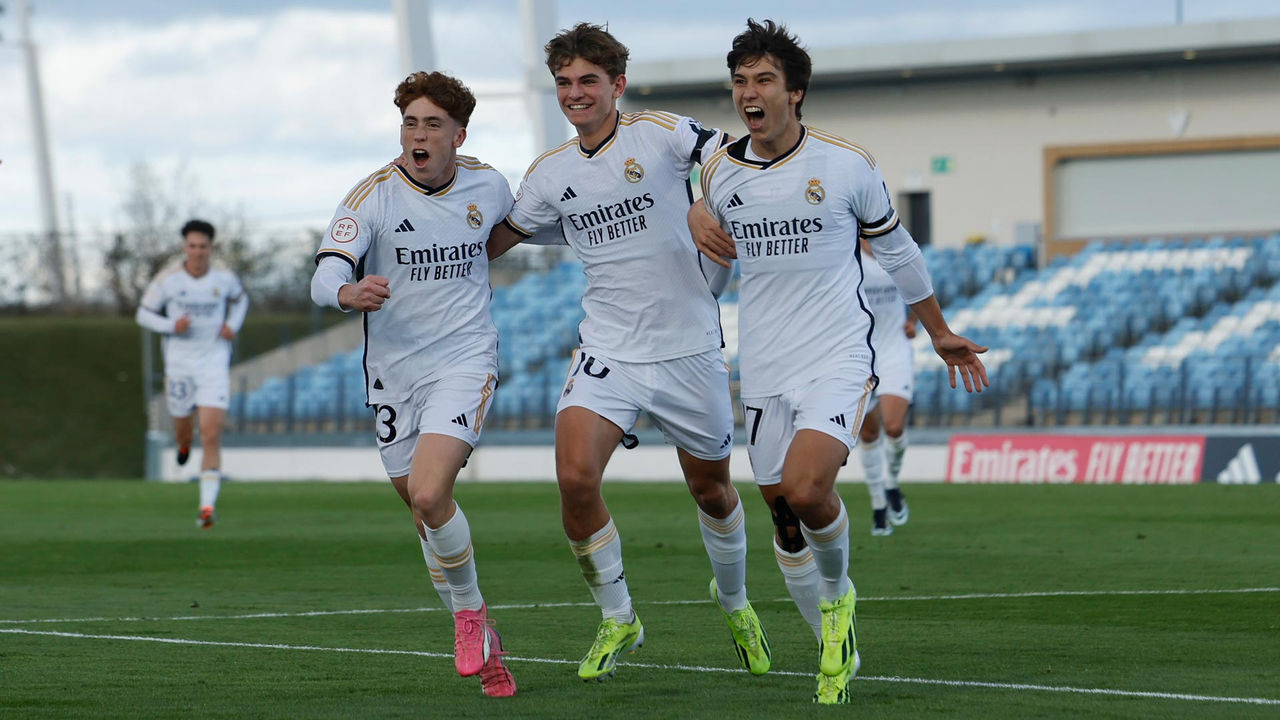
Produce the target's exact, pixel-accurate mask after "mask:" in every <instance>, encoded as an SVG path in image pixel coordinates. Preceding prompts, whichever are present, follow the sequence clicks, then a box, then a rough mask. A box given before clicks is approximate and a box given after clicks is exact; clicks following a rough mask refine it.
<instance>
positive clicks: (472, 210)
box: [467, 203, 484, 230]
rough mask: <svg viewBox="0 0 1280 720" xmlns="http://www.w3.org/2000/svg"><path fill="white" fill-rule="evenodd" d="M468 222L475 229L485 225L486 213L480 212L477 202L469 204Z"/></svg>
mask: <svg viewBox="0 0 1280 720" xmlns="http://www.w3.org/2000/svg"><path fill="white" fill-rule="evenodd" d="M467 224H468V225H470V226H471V227H472V228H473V229H475V230H479V229H480V227H481V226H482V225H484V215H481V214H480V209H479V208H477V207H476V204H475V203H471V204H469V205H467Z"/></svg>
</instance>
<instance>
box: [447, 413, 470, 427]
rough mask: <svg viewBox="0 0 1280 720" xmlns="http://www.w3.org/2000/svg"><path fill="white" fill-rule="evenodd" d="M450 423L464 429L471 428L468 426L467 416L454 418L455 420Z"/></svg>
mask: <svg viewBox="0 0 1280 720" xmlns="http://www.w3.org/2000/svg"><path fill="white" fill-rule="evenodd" d="M450 422H452V423H453V424H454V425H461V426H462V427H464V428H469V427H471V426H470V425H468V424H467V416H466V415H459V416H458V417H456V418H454V419H453V420H450Z"/></svg>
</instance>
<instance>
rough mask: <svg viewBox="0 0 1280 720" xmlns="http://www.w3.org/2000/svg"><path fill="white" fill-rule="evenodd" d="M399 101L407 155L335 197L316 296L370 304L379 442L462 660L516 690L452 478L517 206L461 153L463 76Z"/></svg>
mask: <svg viewBox="0 0 1280 720" xmlns="http://www.w3.org/2000/svg"><path fill="white" fill-rule="evenodd" d="M395 103H396V107H398V108H399V109H400V113H401V119H402V122H401V127H400V145H401V148H402V149H403V155H402V157H401V159H400V163H398V164H392V165H388V166H386V167H384V168H382V169H381V170H379V171H377V172H375V173H373V174H372V175H370V176H368V177H367V178H365V179H364V180H362V181H360V183H358V184H357V185H356V186H355V187H354V188H352V190H351V192H350V193H348V194H347V196H346V198H344V199H343V201H342V203H341V204H340V205H339V206H338V209H337V212H335V213H334V217H333V221H332V222H331V223H330V224H329V232H328V234H327V235H326V236H325V238H324V240H323V241H322V242H321V244H320V250H319V251H318V252H317V254H316V263H317V265H316V272H315V275H314V276H313V278H312V280H311V297H312V299H313V300H314V301H315V302H316V303H317V304H319V305H326V306H332V307H337V308H339V309H341V310H343V311H344V312H347V311H351V310H359V311H361V312H363V313H364V330H365V355H364V357H365V367H364V369H365V381H366V391H367V393H368V403H369V405H370V406H372V407H373V410H374V425H375V433H376V435H377V440H378V449H379V451H380V454H381V456H382V464H383V466H384V467H385V468H386V471H387V475H388V476H390V478H391V483H392V485H393V486H394V487H395V489H396V491H397V492H398V493H400V497H401V498H402V499H403V500H404V502H405V504H406V505H408V506H409V508H410V510H411V511H412V512H413V518H414V524H415V525H416V527H417V530H418V535H419V540H420V542H421V546H422V554H423V558H424V559H425V560H426V563H427V568H428V571H429V573H430V575H431V582H432V584H433V585H434V586H435V589H436V591H437V592H438V593H439V595H440V599H441V600H443V601H444V604H445V606H446V607H448V608H449V610H450V611H451V612H452V613H453V617H454V665H455V666H456V668H457V670H458V674H460V675H463V676H470V675H477V674H478V675H480V679H481V682H482V685H483V689H484V693H485V694H486V695H489V696H491V697H509V696H511V695H514V694H515V692H516V685H515V680H514V679H513V678H512V676H511V673H510V671H509V670H507V668H506V666H505V665H504V664H503V662H502V658H501V654H502V645H501V639H500V638H499V637H498V634H497V632H496V630H494V629H493V621H492V620H490V619H489V617H488V611H487V606H486V604H485V601H484V597H483V596H482V595H481V594H480V586H479V582H478V580H477V576H476V563H475V559H474V551H473V549H472V544H471V529H470V526H469V525H468V523H467V518H466V515H464V514H463V512H462V508H461V507H459V506H458V504H457V503H456V502H454V500H453V485H454V482H455V481H456V480H457V476H458V471H459V470H461V469H462V467H463V466H464V465H466V462H467V457H468V456H469V455H470V454H471V450H472V448H474V447H475V445H476V443H477V442H478V441H479V439H480V432H481V428H482V426H483V425H484V419H485V414H486V413H487V412H488V410H489V406H490V403H491V402H492V400H493V393H494V390H495V389H496V388H497V386H498V331H497V328H496V327H495V326H494V324H493V319H492V317H491V316H490V314H489V298H490V294H491V291H490V288H489V260H488V257H487V256H486V254H485V244H486V242H487V240H488V237H489V231H490V229H491V228H492V227H493V225H494V224H495V223H497V222H499V221H501V220H502V218H504V217H506V215H507V212H508V211H509V210H510V209H511V189H510V187H509V186H508V185H507V181H506V179H505V178H504V177H503V176H502V175H501V174H500V173H498V172H497V171H496V170H494V169H493V168H492V167H490V166H488V165H485V164H484V163H482V162H480V161H479V160H476V159H475V158H473V157H469V156H466V155H459V154H458V148H459V147H460V146H461V145H462V143H463V141H464V140H466V137H467V130H466V127H467V122H468V121H469V120H470V118H471V112H472V111H473V110H474V109H475V104H476V101H475V97H474V96H473V95H472V94H471V91H470V90H469V89H467V87H466V86H464V85H463V84H462V83H461V82H459V81H458V80H456V79H455V78H452V77H449V76H448V75H443V74H441V73H438V72H432V73H427V72H416V73H414V74H412V75H410V76H409V77H407V78H406V79H405V80H404V81H403V82H401V83H400V85H399V86H398V87H397V88H396V94H395ZM353 273H354V274H355V278H354V281H352V274H353Z"/></svg>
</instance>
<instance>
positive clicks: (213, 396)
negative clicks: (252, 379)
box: [164, 368, 231, 418]
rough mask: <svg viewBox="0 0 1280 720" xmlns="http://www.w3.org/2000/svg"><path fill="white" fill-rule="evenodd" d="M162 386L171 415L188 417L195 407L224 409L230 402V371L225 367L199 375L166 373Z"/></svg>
mask: <svg viewBox="0 0 1280 720" xmlns="http://www.w3.org/2000/svg"><path fill="white" fill-rule="evenodd" d="M164 386H165V396H166V399H167V400H168V404H169V415H170V416H172V417H176V418H184V417H189V416H190V415H191V413H193V412H195V409H196V408H197V407H207V408H218V409H221V410H226V409H227V406H228V405H230V403H231V373H230V372H228V371H227V369H226V368H223V369H222V370H221V371H213V372H205V373H201V374H199V375H173V376H169V375H166V376H165V378H164Z"/></svg>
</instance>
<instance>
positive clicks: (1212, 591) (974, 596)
mask: <svg viewBox="0 0 1280 720" xmlns="http://www.w3.org/2000/svg"><path fill="white" fill-rule="evenodd" d="M1274 592H1280V587H1256V588H1207V589H1200V590H1196V589H1182V590H1046V591H1043V592H1020V593H970V594H964V595H897V596H884V597H859V598H858V602H860V603H866V602H918V601H926V600H1000V599H1017V598H1041V597H1106V596H1120V597H1123V596H1129V595H1235V594H1248V593H1274ZM709 602H710V601H709V600H655V601H651V602H644V603H640V604H641V605H702V604H706V603H709ZM755 602H756V604H758V605H762V604H766V603H789V602H791V598H778V599H775V600H757V601H755ZM575 607H595V603H589V602H559V603H513V604H508V605H490V606H489V609H490V610H538V609H544V608H575ZM443 610H444V607H443V606H437V607H417V608H363V609H351V610H303V611H299V612H261V613H244V614H240V615H171V616H168V617H80V618H28V619H17V620H4V619H0V625H33V624H40V623H45V624H48V623H84V622H172V621H186V620H254V619H259V618H292V617H326V616H329V615H379V614H390V613H423V612H425V613H429V612H441V611H443Z"/></svg>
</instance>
